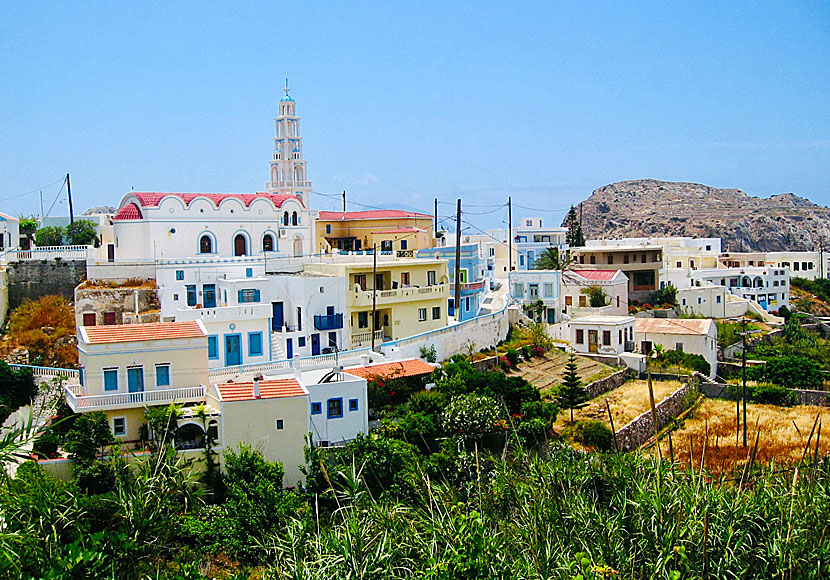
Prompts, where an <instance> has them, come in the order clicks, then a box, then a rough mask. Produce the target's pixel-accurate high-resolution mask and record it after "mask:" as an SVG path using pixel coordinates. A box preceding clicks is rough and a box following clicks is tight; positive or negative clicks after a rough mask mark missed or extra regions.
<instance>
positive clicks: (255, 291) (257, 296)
mask: <svg viewBox="0 0 830 580" xmlns="http://www.w3.org/2000/svg"><path fill="white" fill-rule="evenodd" d="M254 302H259V288H257V289H256V290H254Z"/></svg>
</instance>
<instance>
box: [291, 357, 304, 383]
mask: <svg viewBox="0 0 830 580" xmlns="http://www.w3.org/2000/svg"><path fill="white" fill-rule="evenodd" d="M291 366H292V367H294V377H296V378H298V379H299V378H300V377H302V376H303V373H302V371H301V370H300V355H298V354H296V353H295V354H294V361H293V364H292V365H291Z"/></svg>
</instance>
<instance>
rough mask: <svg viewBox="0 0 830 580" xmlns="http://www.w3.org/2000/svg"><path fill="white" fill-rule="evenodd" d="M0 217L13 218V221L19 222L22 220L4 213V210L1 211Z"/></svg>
mask: <svg viewBox="0 0 830 580" xmlns="http://www.w3.org/2000/svg"><path fill="white" fill-rule="evenodd" d="M0 217H2V218H4V219H7V220H11V221H13V222H19V221H20V220H19V219H17V218H16V217H13V216H10V215H9V214H7V213H3V212H0Z"/></svg>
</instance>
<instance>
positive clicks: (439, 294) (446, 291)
mask: <svg viewBox="0 0 830 580" xmlns="http://www.w3.org/2000/svg"><path fill="white" fill-rule="evenodd" d="M372 293H373V291H372V290H361V289H360V287H359V286H355V289H354V291H353V292H352V294H351V303H350V306H352V307H356V308H360V307H369V306H372ZM449 296H450V285H449V284H438V285H436V286H422V287H417V286H414V287H412V288H396V289H394V290H378V291H377V305H378V306H387V305H392V304H397V303H400V302H417V301H420V300H436V299H439V298H442V299H445V300H446V299H448V298H449Z"/></svg>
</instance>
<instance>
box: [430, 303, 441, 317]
mask: <svg viewBox="0 0 830 580" xmlns="http://www.w3.org/2000/svg"><path fill="white" fill-rule="evenodd" d="M439 318H441V307H440V306H433V307H432V319H433V320H438V319H439Z"/></svg>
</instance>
